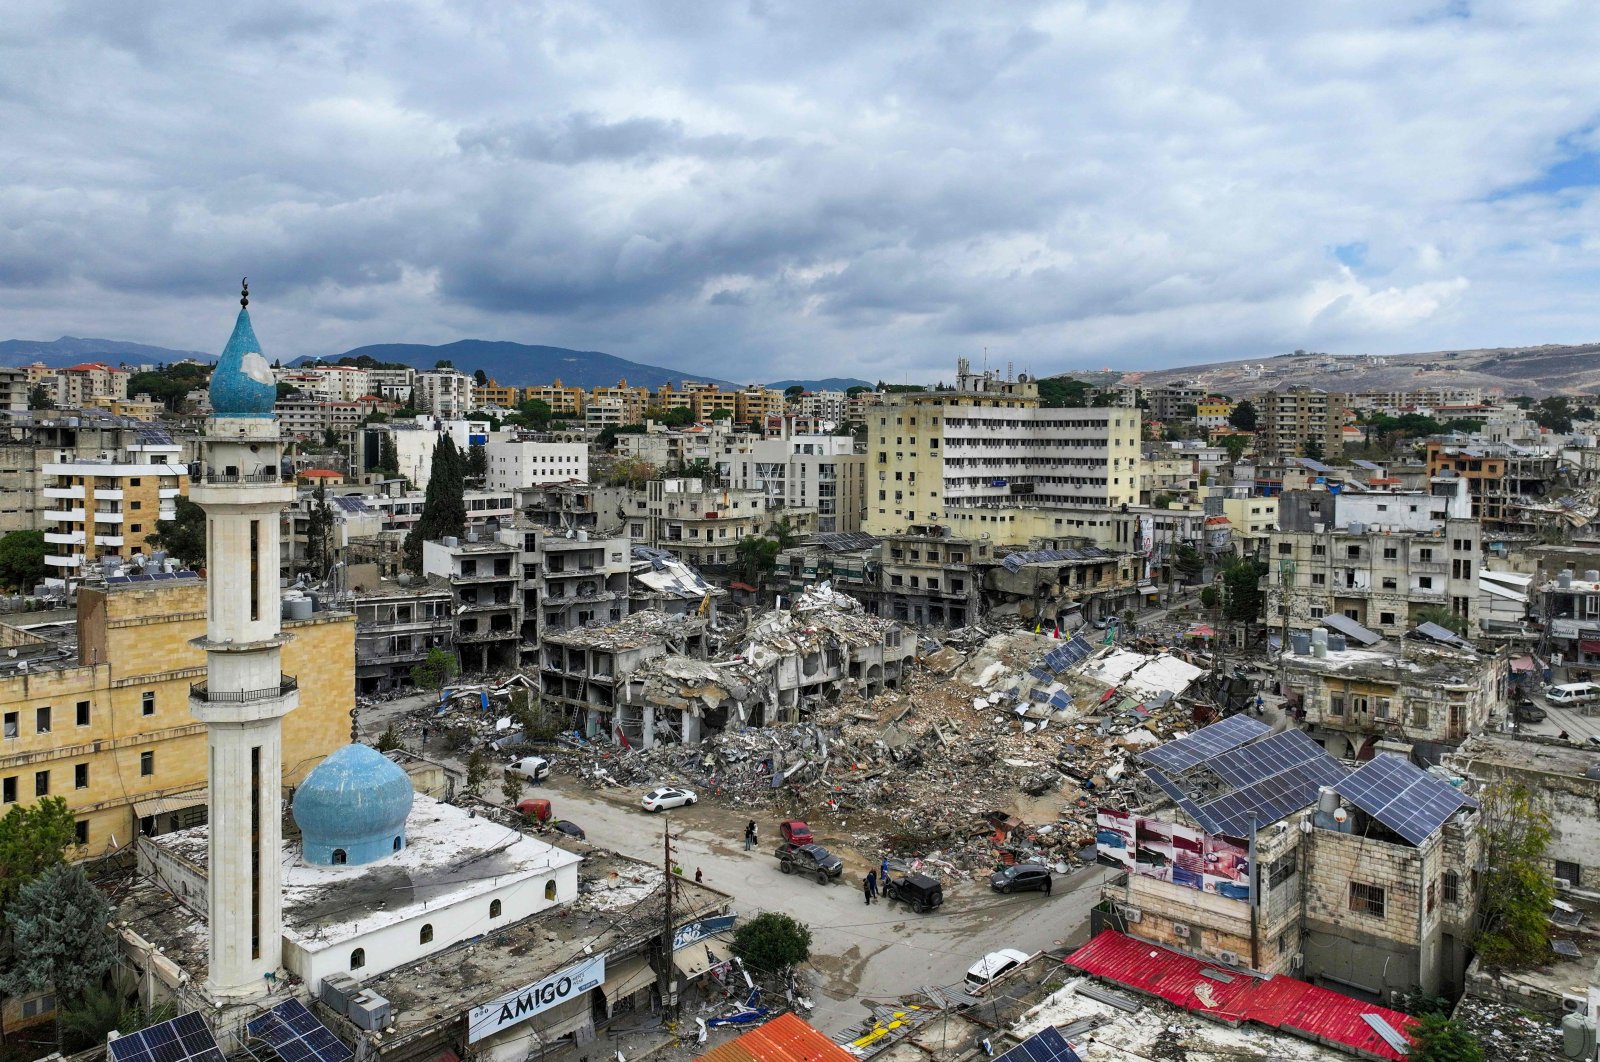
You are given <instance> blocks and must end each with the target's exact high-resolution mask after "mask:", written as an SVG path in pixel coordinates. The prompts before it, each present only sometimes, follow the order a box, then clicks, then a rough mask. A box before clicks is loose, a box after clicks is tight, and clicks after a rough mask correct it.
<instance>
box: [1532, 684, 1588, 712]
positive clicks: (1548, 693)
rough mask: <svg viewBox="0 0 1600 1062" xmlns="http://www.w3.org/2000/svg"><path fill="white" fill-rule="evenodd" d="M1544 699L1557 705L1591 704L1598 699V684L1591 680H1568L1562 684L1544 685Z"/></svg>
mask: <svg viewBox="0 0 1600 1062" xmlns="http://www.w3.org/2000/svg"><path fill="white" fill-rule="evenodd" d="M1544 699H1545V700H1547V701H1549V702H1550V703H1551V704H1553V705H1556V706H1557V707H1566V706H1568V705H1574V704H1593V703H1594V702H1595V701H1600V686H1597V685H1595V684H1594V683H1593V682H1569V683H1567V684H1566V685H1564V686H1546V687H1545V688H1544Z"/></svg>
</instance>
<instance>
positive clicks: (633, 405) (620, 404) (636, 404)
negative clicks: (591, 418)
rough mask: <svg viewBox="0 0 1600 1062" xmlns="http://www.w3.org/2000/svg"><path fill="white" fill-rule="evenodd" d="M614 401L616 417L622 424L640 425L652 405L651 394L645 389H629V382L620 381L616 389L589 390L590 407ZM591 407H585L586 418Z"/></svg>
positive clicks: (599, 388) (592, 388) (593, 388)
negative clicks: (645, 412) (647, 409)
mask: <svg viewBox="0 0 1600 1062" xmlns="http://www.w3.org/2000/svg"><path fill="white" fill-rule="evenodd" d="M611 400H614V401H615V402H616V403H617V405H616V406H615V407H608V408H614V409H615V410H616V415H617V416H618V417H620V418H621V420H620V423H622V424H638V423H640V422H641V421H643V420H644V411H645V409H646V408H647V407H648V406H649V405H650V392H649V391H648V390H646V389H645V388H643V387H629V386H628V381H627V380H618V381H617V385H616V386H615V387H591V388H589V405H593V404H595V403H603V402H608V401H611ZM588 412H589V407H588V406H587V405H586V406H585V407H584V414H585V416H587V415H588Z"/></svg>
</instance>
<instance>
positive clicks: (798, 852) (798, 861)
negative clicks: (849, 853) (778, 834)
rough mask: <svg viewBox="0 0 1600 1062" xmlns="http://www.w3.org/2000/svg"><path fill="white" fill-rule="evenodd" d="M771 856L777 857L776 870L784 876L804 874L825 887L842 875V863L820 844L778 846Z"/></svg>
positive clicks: (785, 844)
mask: <svg viewBox="0 0 1600 1062" xmlns="http://www.w3.org/2000/svg"><path fill="white" fill-rule="evenodd" d="M772 854H773V855H775V856H777V857H778V869H779V870H781V871H783V872H784V873H785V874H805V875H808V876H810V877H813V878H816V879H817V884H818V885H826V884H827V883H828V882H829V881H830V880H832V879H833V878H836V877H838V876H839V875H840V874H842V873H844V861H843V860H842V859H840V858H839V857H838V856H836V855H834V854H833V853H832V852H830V851H828V850H827V849H826V848H824V847H822V846H821V845H820V844H790V843H789V842H787V841H785V842H784V843H783V844H780V845H779V846H778V848H777V850H776V851H775V852H773V853H772Z"/></svg>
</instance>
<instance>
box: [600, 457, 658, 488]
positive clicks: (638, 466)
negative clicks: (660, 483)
mask: <svg viewBox="0 0 1600 1062" xmlns="http://www.w3.org/2000/svg"><path fill="white" fill-rule="evenodd" d="M660 474H661V472H660V470H659V469H658V468H656V466H655V465H653V464H651V463H650V462H649V461H646V460H645V459H644V458H642V457H624V458H620V459H618V461H617V463H616V464H614V465H612V466H611V475H610V476H608V477H607V482H608V483H610V484H611V485H612V486H613V487H631V488H633V489H634V490H638V489H640V488H641V487H643V486H644V485H645V484H646V483H649V482H650V481H651V480H653V479H655V478H657V477H658V476H659V475H660Z"/></svg>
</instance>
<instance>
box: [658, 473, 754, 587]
mask: <svg viewBox="0 0 1600 1062" xmlns="http://www.w3.org/2000/svg"><path fill="white" fill-rule="evenodd" d="M771 520H772V515H769V514H768V512H767V506H766V499H765V497H764V496H763V495H762V493H761V492H760V491H753V490H733V489H732V488H727V487H717V486H714V485H712V484H710V483H707V482H706V481H705V480H701V479H692V478H682V479H660V480H654V481H652V482H651V483H649V484H647V485H646V490H645V492H644V493H643V494H642V495H641V494H639V493H637V492H636V493H635V494H634V495H633V496H632V497H631V498H630V499H629V502H628V505H627V523H628V537H629V538H630V539H632V540H633V541H634V542H637V543H642V544H643V545H647V546H655V547H657V548H658V549H665V550H670V551H671V552H672V553H674V554H675V555H677V556H678V557H680V558H681V559H683V560H685V561H687V562H689V563H690V564H692V565H694V566H695V567H696V568H699V569H701V570H703V571H704V570H711V571H717V570H723V571H725V570H727V569H728V568H729V567H730V566H732V565H733V564H734V563H735V562H736V561H737V560H738V554H737V552H736V550H737V548H738V545H739V543H740V542H741V541H743V540H744V539H745V538H746V537H748V536H750V535H759V534H762V533H764V532H765V531H766V530H767V527H768V525H769V524H770V523H771Z"/></svg>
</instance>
